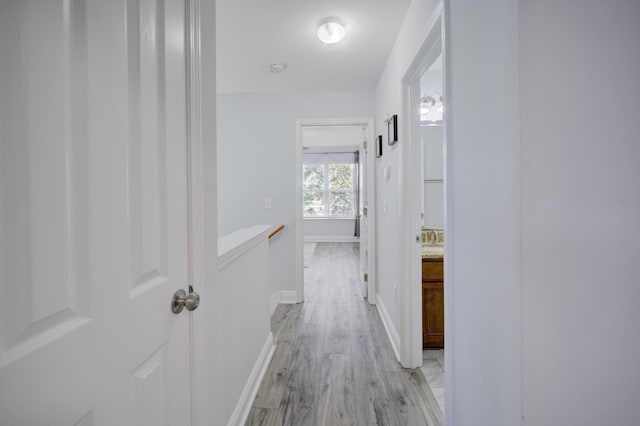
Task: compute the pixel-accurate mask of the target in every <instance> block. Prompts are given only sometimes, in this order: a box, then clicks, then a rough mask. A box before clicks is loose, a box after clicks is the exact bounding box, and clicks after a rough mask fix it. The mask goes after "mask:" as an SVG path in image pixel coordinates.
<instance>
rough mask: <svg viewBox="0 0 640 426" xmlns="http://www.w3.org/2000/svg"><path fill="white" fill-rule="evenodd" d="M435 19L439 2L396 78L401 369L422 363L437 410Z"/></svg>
mask: <svg viewBox="0 0 640 426" xmlns="http://www.w3.org/2000/svg"><path fill="white" fill-rule="evenodd" d="M443 22H444V18H443V10H442V9H440V10H439V11H437V12H436V13H435V14H434V18H433V23H432V25H431V29H430V31H429V35H428V36H427V38H426V40H425V42H424V43H423V45H422V46H421V47H420V49H419V50H418V52H417V54H416V56H415V58H414V60H413V62H412V64H411V65H410V66H409V69H408V71H407V73H406V74H405V77H404V78H403V110H402V114H403V116H404V117H405V120H404V121H403V131H404V134H405V135H406V137H405V138H404V140H405V141H406V143H405V144H404V146H403V147H402V149H403V152H402V165H403V174H402V179H403V181H404V182H406V184H405V185H404V188H403V194H402V195H403V196H402V200H403V201H402V206H403V210H404V213H403V220H404V228H403V241H404V242H405V243H404V247H403V254H404V256H403V258H404V262H405V263H404V271H405V274H406V275H405V280H406V283H407V286H408V291H407V292H406V293H407V294H406V295H405V296H404V299H403V307H404V309H405V312H406V316H405V318H406V322H405V324H404V326H403V328H402V333H403V336H402V338H403V340H404V341H406V342H407V343H406V345H404V347H403V349H404V350H403V351H402V353H401V362H402V364H403V366H405V367H408V368H417V367H425V370H424V373H425V378H426V379H427V382H428V383H429V386H430V388H431V390H432V392H433V394H434V396H436V400H437V401H438V403H439V405H440V408H441V409H442V411H443V414H444V408H445V404H444V402H445V368H444V367H445V364H447V365H451V364H450V363H448V362H446V360H449V359H451V352H450V351H449V350H448V349H449V348H450V346H449V345H448V344H447V342H450V341H451V336H450V335H448V334H447V333H446V330H447V329H450V328H449V327H447V318H448V317H447V315H446V312H447V306H448V305H447V303H448V302H450V300H451V299H450V298H448V297H447V294H448V293H449V291H450V290H449V289H448V287H447V286H445V272H446V270H447V263H446V262H448V261H449V259H447V256H446V254H447V252H448V247H445V242H446V236H447V233H448V229H447V212H448V210H447V204H446V199H447V198H446V193H447V179H446V172H447V168H446V167H445V164H446V146H447V145H446V135H447V118H446V116H447V114H446V112H447V111H446V105H447V96H446V95H447V79H446V75H447V74H446V58H447V56H446V52H445V51H444V47H443V46H444V45H445V43H444V41H445V38H444V27H443ZM425 349H426V350H427V351H428V352H424V350H425ZM449 375H450V372H448V373H447V377H449ZM450 391H451V389H447V393H449V392H450ZM449 394H450V393H449Z"/></svg>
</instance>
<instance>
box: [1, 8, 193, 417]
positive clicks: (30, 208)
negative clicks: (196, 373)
mask: <svg viewBox="0 0 640 426" xmlns="http://www.w3.org/2000/svg"><path fill="white" fill-rule="evenodd" d="M185 88H186V82H185V6H184V3H183V1H181V0H129V1H123V0H109V1H104V0H57V1H54V0H51V1H37V0H5V1H0V142H1V143H0V290H1V291H2V297H0V423H2V424H7V425H27V424H28V425H92V424H97V425H125V424H126V425H128V424H136V425H138V424H140V425H181V424H188V423H189V422H190V385H189V329H188V327H189V325H188V314H187V313H186V311H185V312H184V313H182V314H181V315H174V314H173V313H172V312H171V310H170V299H171V296H172V294H173V292H174V291H175V290H176V289H178V288H185V287H186V286H187V284H188V282H187V280H188V269H187V268H188V257H187V253H188V249H187V246H188V241H187V168H186V167H187V157H186V144H187V140H186V118H187V114H186V95H185V90H186V89H185Z"/></svg>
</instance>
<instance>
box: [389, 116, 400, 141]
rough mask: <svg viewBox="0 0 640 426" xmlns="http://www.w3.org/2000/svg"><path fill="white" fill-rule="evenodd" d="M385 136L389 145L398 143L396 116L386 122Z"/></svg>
mask: <svg viewBox="0 0 640 426" xmlns="http://www.w3.org/2000/svg"><path fill="white" fill-rule="evenodd" d="M387 135H388V143H389V145H395V143H396V142H398V116H397V115H395V114H394V115H393V116H391V118H389V121H387Z"/></svg>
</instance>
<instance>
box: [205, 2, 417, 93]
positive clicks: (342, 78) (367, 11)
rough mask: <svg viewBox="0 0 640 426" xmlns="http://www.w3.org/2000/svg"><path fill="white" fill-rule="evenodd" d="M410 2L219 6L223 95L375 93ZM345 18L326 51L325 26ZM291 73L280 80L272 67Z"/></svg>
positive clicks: (219, 76)
mask: <svg viewBox="0 0 640 426" xmlns="http://www.w3.org/2000/svg"><path fill="white" fill-rule="evenodd" d="M409 2H410V0H270V1H269V0H217V2H216V8H217V11H216V15H217V16H216V33H217V43H216V44H217V47H216V49H217V51H216V55H217V82H218V92H223V93H229V92H274V91H302V90H358V89H373V88H375V86H376V83H377V81H378V77H379V76H380V73H381V72H382V69H383V67H384V65H385V63H386V60H387V57H388V55H389V52H390V51H391V47H392V46H393V43H394V41H395V39H396V36H397V34H398V31H399V29H400V25H401V23H402V20H403V19H404V15H405V13H406V11H407V7H408V5H409ZM328 16H335V17H338V18H340V19H341V20H342V21H343V22H344V23H345V26H346V28H347V36H346V37H345V39H344V40H343V41H342V42H340V43H338V44H335V45H325V44H323V43H322V42H321V41H320V40H318V38H317V36H316V30H317V27H318V22H319V21H320V20H321V19H323V18H325V17H328ZM276 62H284V63H286V64H287V65H288V68H287V69H286V70H285V71H284V72H282V73H280V74H273V73H271V72H270V71H269V65H270V64H272V63H276Z"/></svg>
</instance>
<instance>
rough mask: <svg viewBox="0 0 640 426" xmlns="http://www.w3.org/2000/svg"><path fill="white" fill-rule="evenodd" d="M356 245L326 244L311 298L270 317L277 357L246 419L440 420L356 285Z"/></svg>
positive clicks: (309, 279) (308, 279)
mask: <svg viewBox="0 0 640 426" xmlns="http://www.w3.org/2000/svg"><path fill="white" fill-rule="evenodd" d="M358 276H359V253H358V246H357V245H356V244H353V243H320V244H318V245H317V246H316V249H315V253H314V255H313V259H312V262H311V265H310V267H309V268H308V269H305V302H304V303H302V304H298V305H280V306H278V308H277V309H276V312H275V313H274V315H273V318H272V329H273V330H274V336H275V339H276V342H277V348H276V351H275V355H274V357H273V359H272V360H271V364H270V365H269V368H268V369H267V372H266V374H265V377H264V379H263V381H262V383H261V385H260V388H259V390H258V394H257V396H256V399H255V401H254V403H253V406H252V408H251V412H250V413H249V418H248V419H247V423H246V424H247V425H296V426H298V425H331V426H334V425H336V426H337V425H398V426H399V425H416V426H420V425H441V424H442V423H443V420H442V413H441V411H440V409H439V407H438V405H437V402H436V400H435V398H434V396H433V393H432V392H431V390H430V389H429V386H428V385H427V383H426V382H425V378H424V375H423V373H422V371H421V370H420V369H415V370H408V369H403V368H401V366H400V364H399V363H398V362H397V360H396V357H395V355H394V353H393V349H392V347H391V344H390V343H389V341H388V339H387V335H386V333H385V330H384V326H383V325H382V322H381V320H380V317H379V315H378V312H377V310H376V308H375V307H374V306H371V305H369V304H368V303H367V302H366V301H365V300H364V299H363V297H362V292H361V290H360V286H359V283H358Z"/></svg>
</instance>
